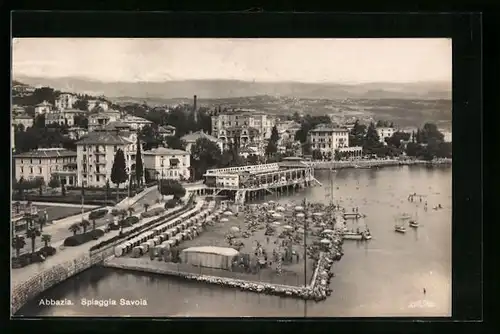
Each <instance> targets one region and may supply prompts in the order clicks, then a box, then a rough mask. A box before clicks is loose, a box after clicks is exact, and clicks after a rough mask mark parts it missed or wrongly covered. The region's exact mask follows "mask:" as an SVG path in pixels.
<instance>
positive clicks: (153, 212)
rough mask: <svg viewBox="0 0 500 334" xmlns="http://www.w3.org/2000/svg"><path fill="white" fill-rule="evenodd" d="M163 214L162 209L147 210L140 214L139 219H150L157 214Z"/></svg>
mask: <svg viewBox="0 0 500 334" xmlns="http://www.w3.org/2000/svg"><path fill="white" fill-rule="evenodd" d="M163 212H165V209H164V208H154V209H152V210H149V211H147V212H143V213H141V217H142V218H150V217H153V216H158V215H159V214H162V213H163Z"/></svg>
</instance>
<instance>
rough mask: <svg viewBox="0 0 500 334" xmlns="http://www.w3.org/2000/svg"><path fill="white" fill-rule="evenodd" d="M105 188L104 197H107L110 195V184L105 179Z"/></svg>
mask: <svg viewBox="0 0 500 334" xmlns="http://www.w3.org/2000/svg"><path fill="white" fill-rule="evenodd" d="M104 188H105V192H106V197H108V196H109V195H110V189H111V187H110V185H109V180H106V185H105V186H104Z"/></svg>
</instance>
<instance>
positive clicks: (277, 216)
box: [272, 213, 283, 219]
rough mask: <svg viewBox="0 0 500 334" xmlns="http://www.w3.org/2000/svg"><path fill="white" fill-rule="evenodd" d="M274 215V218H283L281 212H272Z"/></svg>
mask: <svg viewBox="0 0 500 334" xmlns="http://www.w3.org/2000/svg"><path fill="white" fill-rule="evenodd" d="M272 217H273V218H274V219H281V218H283V216H282V215H280V214H279V213H273V214H272Z"/></svg>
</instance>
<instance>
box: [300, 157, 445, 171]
mask: <svg viewBox="0 0 500 334" xmlns="http://www.w3.org/2000/svg"><path fill="white" fill-rule="evenodd" d="M308 164H310V165H311V166H312V167H313V168H314V169H315V170H327V169H335V170H337V169H347V168H352V169H357V168H361V169H366V168H372V167H393V166H414V165H423V166H452V159H440V160H432V161H426V160H394V159H392V160H354V161H313V162H310V163H308Z"/></svg>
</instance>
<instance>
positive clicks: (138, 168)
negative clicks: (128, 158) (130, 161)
mask: <svg viewBox="0 0 500 334" xmlns="http://www.w3.org/2000/svg"><path fill="white" fill-rule="evenodd" d="M136 146H137V151H136V153H135V177H136V179H137V185H138V186H140V185H141V184H142V183H143V182H142V176H143V175H144V167H143V165H142V154H141V142H140V140H139V136H137V145H136Z"/></svg>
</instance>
